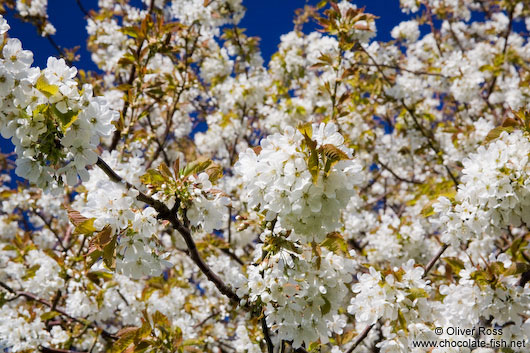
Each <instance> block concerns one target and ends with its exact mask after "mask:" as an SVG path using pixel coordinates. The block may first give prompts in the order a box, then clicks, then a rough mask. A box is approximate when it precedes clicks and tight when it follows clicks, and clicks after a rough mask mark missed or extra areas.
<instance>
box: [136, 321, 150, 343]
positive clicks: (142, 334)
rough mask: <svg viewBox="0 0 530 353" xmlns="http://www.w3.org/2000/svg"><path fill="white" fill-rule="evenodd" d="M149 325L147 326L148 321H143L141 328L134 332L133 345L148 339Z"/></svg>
mask: <svg viewBox="0 0 530 353" xmlns="http://www.w3.org/2000/svg"><path fill="white" fill-rule="evenodd" d="M151 331H152V329H151V325H150V324H149V321H147V320H146V321H144V323H143V324H142V327H140V329H139V330H138V331H136V335H135V337H134V343H135V344H139V343H140V342H141V341H142V340H143V339H144V338H146V337H148V336H149V335H150V334H151Z"/></svg>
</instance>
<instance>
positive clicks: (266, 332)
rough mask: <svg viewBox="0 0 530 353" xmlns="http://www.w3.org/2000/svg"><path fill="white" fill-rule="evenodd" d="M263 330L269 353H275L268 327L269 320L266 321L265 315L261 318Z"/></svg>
mask: <svg viewBox="0 0 530 353" xmlns="http://www.w3.org/2000/svg"><path fill="white" fill-rule="evenodd" d="M261 329H262V330H263V336H264V337H265V343H267V352H268V353H274V345H273V344H272V340H271V336H270V333H269V327H268V326H267V320H266V319H265V314H264V315H263V317H262V318H261Z"/></svg>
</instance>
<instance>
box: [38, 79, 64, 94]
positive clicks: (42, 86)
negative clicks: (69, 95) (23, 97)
mask: <svg viewBox="0 0 530 353" xmlns="http://www.w3.org/2000/svg"><path fill="white" fill-rule="evenodd" d="M35 87H36V88H37V89H38V90H39V91H40V92H41V93H42V94H44V95H45V96H46V97H48V98H50V97H51V96H53V95H56V94H57V92H59V86H56V85H50V83H49V82H48V80H46V77H44V75H40V76H39V78H38V79H37V83H36V85H35Z"/></svg>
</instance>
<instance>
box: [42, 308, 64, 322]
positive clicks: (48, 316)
mask: <svg viewBox="0 0 530 353" xmlns="http://www.w3.org/2000/svg"><path fill="white" fill-rule="evenodd" d="M59 315H61V314H60V313H58V312H57V311H55V310H52V311H47V312H45V313H43V314H42V315H41V316H40V319H41V320H42V321H46V320H50V319H53V318H54V317H56V316H59Z"/></svg>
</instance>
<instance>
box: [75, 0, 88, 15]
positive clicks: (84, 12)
mask: <svg viewBox="0 0 530 353" xmlns="http://www.w3.org/2000/svg"><path fill="white" fill-rule="evenodd" d="M75 1H76V2H77V7H79V10H81V12H82V13H83V15H85V16H86V17H88V18H92V15H91V14H90V12H88V11H87V9H86V8H85V7H84V6H83V4H82V3H81V0H75Z"/></svg>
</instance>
